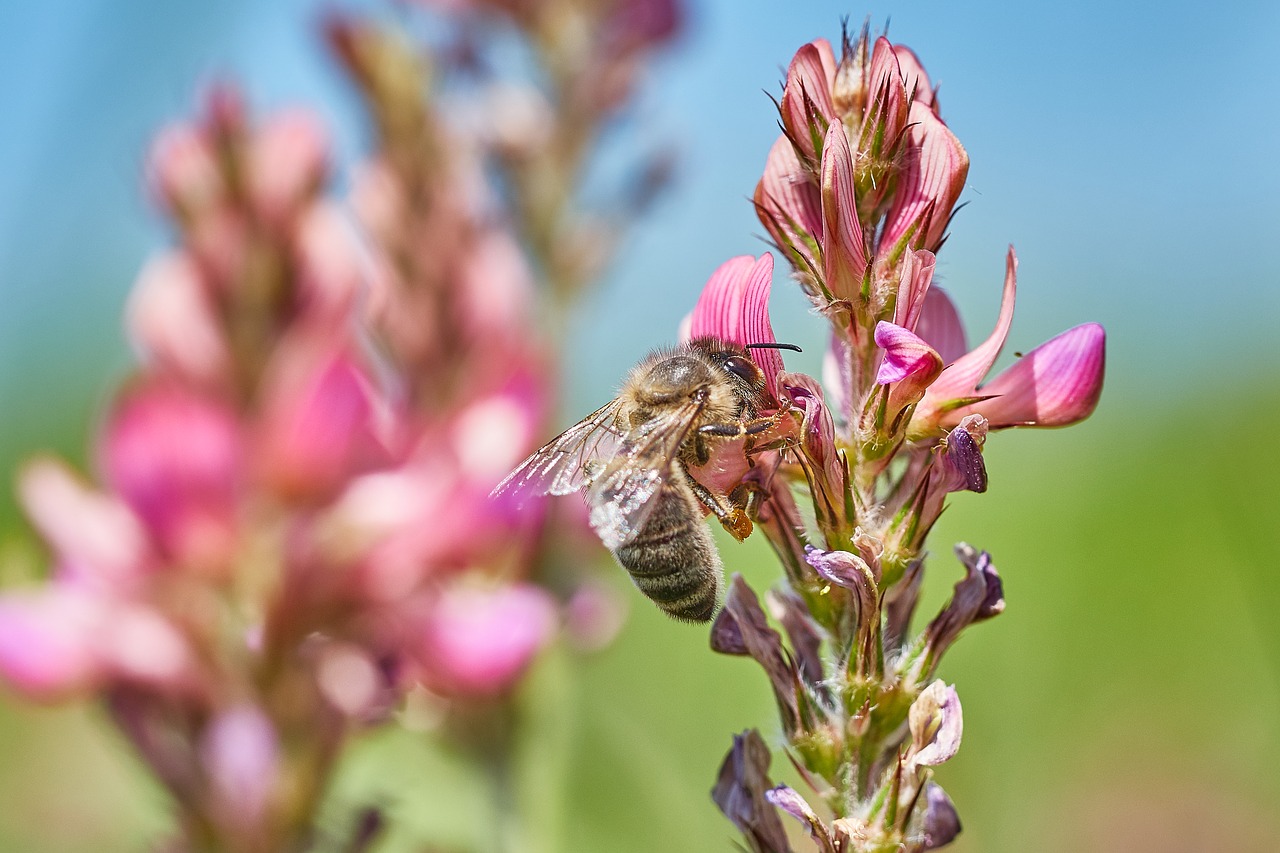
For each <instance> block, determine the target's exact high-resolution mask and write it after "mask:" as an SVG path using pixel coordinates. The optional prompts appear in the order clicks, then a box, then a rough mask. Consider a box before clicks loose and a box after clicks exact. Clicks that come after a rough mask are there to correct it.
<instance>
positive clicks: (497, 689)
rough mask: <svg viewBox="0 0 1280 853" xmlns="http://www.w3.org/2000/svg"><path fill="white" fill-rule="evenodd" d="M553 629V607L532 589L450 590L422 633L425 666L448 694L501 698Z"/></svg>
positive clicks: (522, 586) (523, 586)
mask: <svg viewBox="0 0 1280 853" xmlns="http://www.w3.org/2000/svg"><path fill="white" fill-rule="evenodd" d="M555 627H556V607H555V602H554V601H553V600H552V599H551V597H550V596H549V595H548V594H547V593H546V592H544V591H543V590H542V589H541V588H539V587H536V586H533V585H532V584H518V585H512V586H505V587H501V588H498V589H494V590H481V589H470V588H466V589H453V590H449V591H448V592H446V593H445V594H444V595H443V596H442V597H441V599H440V600H439V601H438V602H437V603H436V604H435V606H434V607H433V608H432V609H431V611H430V615H429V617H428V622H427V624H426V625H425V626H424V627H423V631H424V637H423V645H422V648H421V658H422V659H421V664H422V666H423V667H424V669H425V671H426V672H427V673H428V677H429V678H430V680H431V681H432V683H433V686H434V687H435V688H436V689H439V690H443V691H445V692H446V693H447V694H451V695H461V696H467V697H487V696H495V695H499V694H501V693H503V692H505V691H507V690H508V689H510V688H511V687H512V686H514V684H515V682H516V680H517V679H518V678H519V677H520V676H521V674H523V673H524V671H525V669H526V668H528V666H529V664H530V663H531V662H532V660H533V657H534V655H536V654H537V653H538V651H539V650H540V649H541V648H542V647H543V646H544V645H545V644H546V643H547V641H548V640H549V639H550V637H551V634H552V632H553V631H554V630H555Z"/></svg>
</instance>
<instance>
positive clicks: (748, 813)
mask: <svg viewBox="0 0 1280 853" xmlns="http://www.w3.org/2000/svg"><path fill="white" fill-rule="evenodd" d="M770 760H771V757H770V755H769V747H767V746H766V745H765V742H764V738H762V737H760V733H759V732H757V731H756V730H755V729H749V730H747V731H745V732H743V733H742V734H740V735H734V737H733V747H732V748H731V749H730V750H729V754H728V755H726V756H725V758H724V763H723V764H721V765H720V775H719V778H718V779H717V780H716V786H715V788H713V789H712V791H711V798H712V799H713V800H715V803H716V805H717V806H719V807H720V811H721V812H723V813H724V816H725V817H727V818H728V819H729V820H730V821H731V822H732V823H733V825H734V826H736V827H737V828H738V829H739V830H740V831H741V832H742V834H743V836H745V839H746V842H747V844H748V845H749V846H750V848H751V850H752V853H788V851H790V850H791V846H790V844H788V843H787V833H786V830H784V829H783V828H782V821H780V820H779V819H778V813H777V812H776V811H775V810H774V808H773V806H772V805H771V804H770V803H769V802H768V801H767V800H766V799H765V795H766V791H768V790H769V789H770V788H771V787H772V783H771V782H770V781H769V763H770Z"/></svg>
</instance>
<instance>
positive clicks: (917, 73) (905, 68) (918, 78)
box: [893, 44, 933, 107]
mask: <svg viewBox="0 0 1280 853" xmlns="http://www.w3.org/2000/svg"><path fill="white" fill-rule="evenodd" d="M893 52H894V54H895V55H896V56H897V57H898V69H899V71H900V73H901V74H902V81H903V83H904V84H905V85H906V89H907V94H908V95H911V96H913V98H914V100H915V103H917V104H923V105H924V106H926V107H932V106H933V88H932V84H930V83H929V75H928V74H926V73H925V70H924V66H923V65H922V64H921V63H920V57H918V56H916V54H915V51H913V50H912V49H911V48H909V47H907V46H906V45H904V44H895V45H894V46H893Z"/></svg>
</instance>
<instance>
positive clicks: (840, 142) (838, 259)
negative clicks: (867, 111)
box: [822, 121, 867, 304]
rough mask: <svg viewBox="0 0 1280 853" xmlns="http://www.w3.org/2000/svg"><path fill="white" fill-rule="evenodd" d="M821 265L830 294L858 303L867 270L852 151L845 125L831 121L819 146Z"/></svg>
mask: <svg viewBox="0 0 1280 853" xmlns="http://www.w3.org/2000/svg"><path fill="white" fill-rule="evenodd" d="M822 266H823V270H822V272H823V279H824V281H825V283H826V286H827V289H828V290H829V291H831V295H832V296H834V297H835V298H837V299H846V300H849V301H850V302H853V303H855V304H857V303H858V302H859V301H860V300H861V298H862V296H861V294H862V282H863V279H864V278H865V276H866V272H867V252H866V247H865V245H864V244H863V241H862V226H861V225H860V224H859V222H858V200H857V198H856V196H855V182H854V177H853V151H852V150H851V149H850V148H849V139H848V137H847V136H846V135H845V132H844V125H843V124H842V123H840V122H838V121H837V122H832V123H831V126H830V127H829V128H828V129H827V134H826V142H825V144H824V145H823V148H822Z"/></svg>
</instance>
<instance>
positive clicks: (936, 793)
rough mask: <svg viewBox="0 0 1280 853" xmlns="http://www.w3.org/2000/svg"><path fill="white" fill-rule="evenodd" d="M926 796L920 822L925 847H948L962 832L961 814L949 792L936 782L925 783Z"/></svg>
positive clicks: (928, 848)
mask: <svg viewBox="0 0 1280 853" xmlns="http://www.w3.org/2000/svg"><path fill="white" fill-rule="evenodd" d="M924 798H925V804H924V817H923V819H922V820H921V823H920V831H921V833H922V834H923V835H924V849H925V850H937V849H938V848H940V847H946V846H947V845H948V844H950V843H951V842H952V841H954V840H955V839H956V836H957V835H959V834H960V815H959V814H957V813H956V807H955V805H954V804H953V803H952V802H951V798H950V797H948V796H947V792H946V791H944V790H942V786H941V785H939V784H937V783H936V782H929V783H927V784H926V785H925V789H924Z"/></svg>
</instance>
